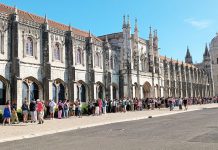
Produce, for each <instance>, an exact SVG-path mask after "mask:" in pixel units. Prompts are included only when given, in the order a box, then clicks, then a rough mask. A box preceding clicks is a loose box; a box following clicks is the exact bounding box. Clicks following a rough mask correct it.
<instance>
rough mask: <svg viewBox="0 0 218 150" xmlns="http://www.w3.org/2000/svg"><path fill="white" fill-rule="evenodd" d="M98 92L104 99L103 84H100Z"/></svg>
mask: <svg viewBox="0 0 218 150" xmlns="http://www.w3.org/2000/svg"><path fill="white" fill-rule="evenodd" d="M97 90H98V91H97V93H98V98H101V99H103V87H102V85H98V88H97Z"/></svg>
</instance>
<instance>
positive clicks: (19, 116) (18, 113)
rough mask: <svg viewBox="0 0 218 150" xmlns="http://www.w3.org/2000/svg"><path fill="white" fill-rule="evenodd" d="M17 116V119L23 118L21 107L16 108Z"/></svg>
mask: <svg viewBox="0 0 218 150" xmlns="http://www.w3.org/2000/svg"><path fill="white" fill-rule="evenodd" d="M17 117H18V120H19V121H22V120H23V114H22V110H21V109H17Z"/></svg>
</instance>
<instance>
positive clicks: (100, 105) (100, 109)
mask: <svg viewBox="0 0 218 150" xmlns="http://www.w3.org/2000/svg"><path fill="white" fill-rule="evenodd" d="M98 107H99V115H101V114H102V99H100V98H99V99H98Z"/></svg>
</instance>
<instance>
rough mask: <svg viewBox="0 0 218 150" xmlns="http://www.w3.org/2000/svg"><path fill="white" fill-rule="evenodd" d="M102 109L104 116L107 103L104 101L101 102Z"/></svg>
mask: <svg viewBox="0 0 218 150" xmlns="http://www.w3.org/2000/svg"><path fill="white" fill-rule="evenodd" d="M102 107H103V114H106V107H107V101H106V100H105V99H104V100H103V103H102Z"/></svg>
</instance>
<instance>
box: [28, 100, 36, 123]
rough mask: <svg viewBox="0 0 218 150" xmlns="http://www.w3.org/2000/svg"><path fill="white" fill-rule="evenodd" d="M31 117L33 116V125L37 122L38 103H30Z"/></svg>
mask: <svg viewBox="0 0 218 150" xmlns="http://www.w3.org/2000/svg"><path fill="white" fill-rule="evenodd" d="M30 115H31V123H32V122H33V123H35V122H36V121H37V112H36V101H34V100H32V101H31V102H30Z"/></svg>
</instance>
